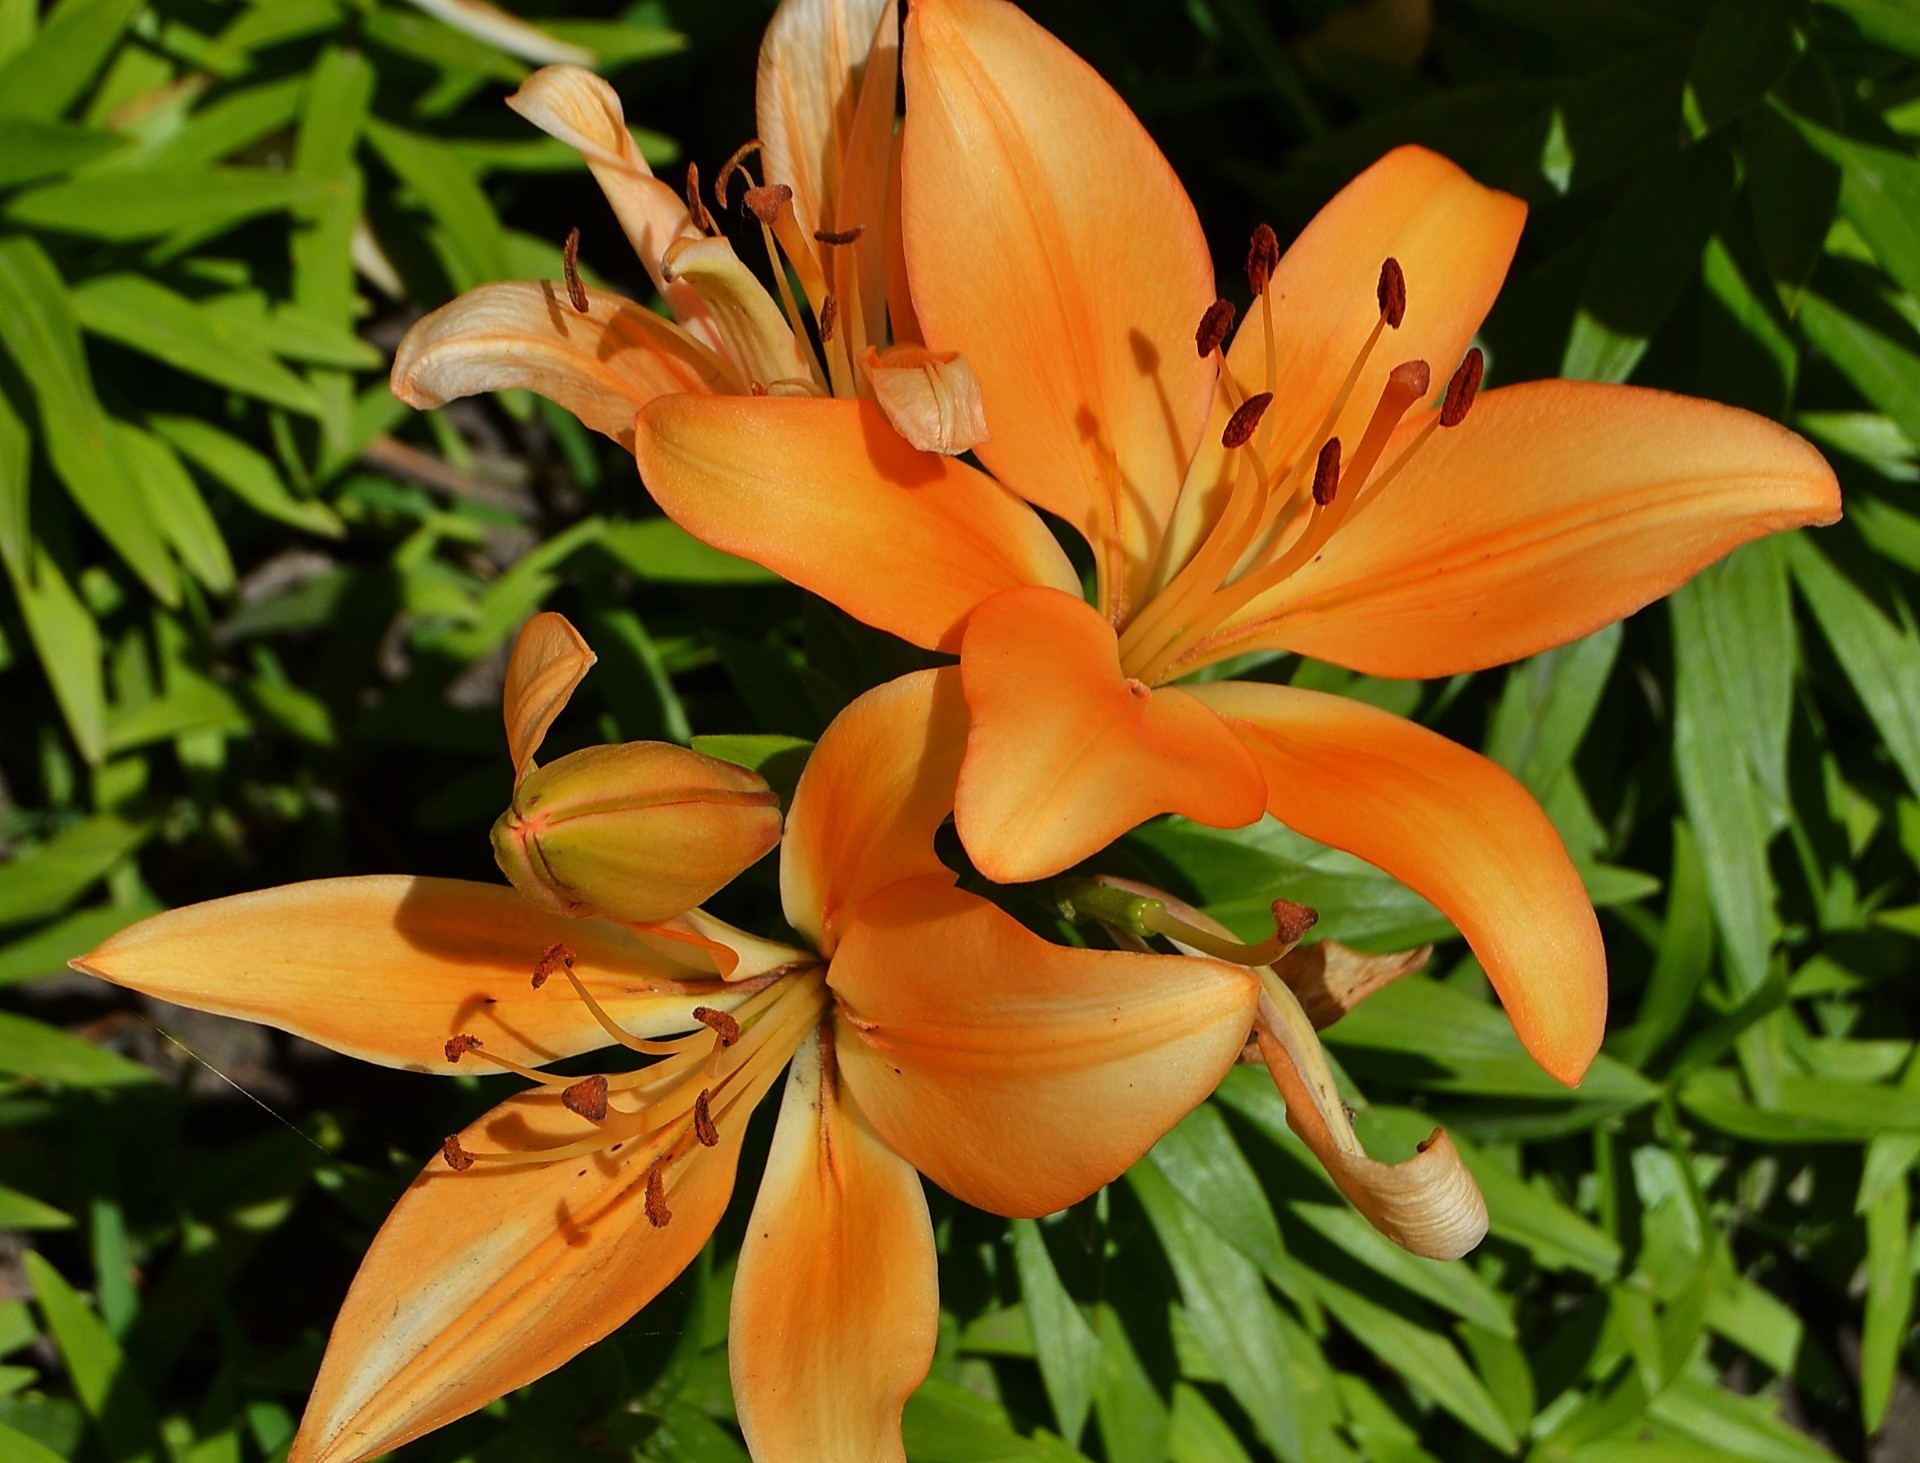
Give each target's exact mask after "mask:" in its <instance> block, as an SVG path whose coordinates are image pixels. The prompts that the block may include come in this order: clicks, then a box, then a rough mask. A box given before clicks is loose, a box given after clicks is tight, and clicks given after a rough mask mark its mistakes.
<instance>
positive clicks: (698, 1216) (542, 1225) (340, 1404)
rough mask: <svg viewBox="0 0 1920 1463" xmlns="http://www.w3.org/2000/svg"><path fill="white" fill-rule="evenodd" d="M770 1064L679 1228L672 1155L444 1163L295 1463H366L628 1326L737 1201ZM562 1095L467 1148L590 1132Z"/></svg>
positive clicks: (369, 1292)
mask: <svg viewBox="0 0 1920 1463" xmlns="http://www.w3.org/2000/svg"><path fill="white" fill-rule="evenodd" d="M778 1071H779V1067H778V1064H770V1065H767V1066H765V1067H763V1068H761V1069H760V1070H758V1071H757V1072H756V1073H755V1074H754V1075H753V1076H752V1078H751V1080H750V1081H749V1080H748V1079H745V1078H743V1079H742V1085H741V1086H740V1087H739V1088H738V1089H736V1090H733V1091H731V1092H730V1093H729V1094H728V1099H727V1101H728V1106H729V1108H730V1109H731V1110H730V1111H728V1112H726V1113H725V1114H724V1115H723V1114H718V1113H716V1114H715V1120H716V1126H717V1128H718V1136H719V1143H718V1145H717V1146H715V1147H713V1148H707V1147H703V1146H701V1145H699V1144H690V1145H688V1151H687V1152H686V1153H685V1154H683V1155H682V1156H680V1157H678V1158H676V1159H674V1160H673V1161H672V1162H670V1163H669V1164H668V1165H667V1166H666V1168H665V1169H664V1170H663V1171H662V1181H663V1187H662V1190H661V1192H660V1194H659V1195H658V1199H659V1201H660V1202H663V1203H664V1205H665V1207H666V1210H667V1211H668V1212H669V1213H670V1214H671V1215H672V1218H671V1219H670V1220H669V1221H668V1222H667V1223H666V1224H665V1225H663V1226H659V1227H656V1226H655V1225H654V1224H652V1223H650V1222H649V1220H648V1219H647V1218H646V1207H647V1175H648V1171H649V1169H650V1168H651V1167H652V1165H653V1163H654V1161H655V1160H656V1158H657V1157H658V1153H659V1149H660V1147H661V1146H662V1145H661V1144H660V1143H658V1142H648V1141H641V1140H636V1141H633V1142H630V1143H627V1144H625V1145H623V1146H622V1147H621V1148H620V1149H619V1150H618V1151H612V1150H610V1149H603V1150H602V1151H600V1152H599V1153H596V1154H592V1155H589V1156H583V1157H580V1158H577V1159H573V1160H563V1161H558V1162H548V1163H541V1164H492V1163H488V1162H486V1161H485V1160H484V1159H482V1160H480V1161H477V1162H476V1163H475V1164H474V1166H473V1167H471V1168H469V1169H467V1170H466V1171H465V1172H462V1173H455V1172H454V1171H453V1170H452V1169H451V1168H449V1167H448V1166H447V1165H446V1164H445V1163H444V1162H443V1161H442V1160H440V1159H438V1158H436V1159H434V1160H433V1162H431V1163H430V1164H428V1165H427V1167H426V1169H425V1170H424V1171H423V1172H422V1173H421V1175H420V1177H418V1178H417V1179H415V1180H414V1181H413V1184H412V1186H411V1187H410V1188H408V1190H407V1191H406V1193H404V1194H403V1195H401V1197H400V1202H399V1203H398V1204H397V1205H396V1206H395V1207H394V1211H393V1213H392V1214H391V1215H389V1216H388V1218H387V1222H386V1224H385V1225H383V1226H382V1227H381V1230H380V1232H379V1233H378V1234H377V1235H375V1236H374V1240H373V1246H372V1248H371V1249H369V1250H368V1251H367V1257H366V1259H365V1260H364V1261H363V1262H362V1263H361V1266H360V1273H359V1274H358V1275H356V1276H355V1277H354V1281H353V1286H352V1288H351V1289H350V1290H349V1291H348V1292H347V1299H346V1304H345V1305H344V1306H343V1307H342V1308H341V1311H340V1318H339V1319H338V1320H337V1321H335V1322H334V1327H333V1335H332V1337H331V1338H330V1339H329V1341H328V1343H327V1353H326V1356H325V1357H324V1358H323V1360H322V1361H321V1363H320V1375H319V1378H318V1380H317V1381H316V1382H315V1383H314V1388H313V1396H312V1398H311V1400H309V1402H308V1403H307V1412H306V1416H305V1417H304V1418H303V1419H302V1420H301V1424H300V1432H299V1436H298V1437H297V1438H295V1440H294V1444H293V1450H292V1452H291V1453H290V1454H289V1457H288V1463H358V1460H360V1459H365V1458H370V1457H373V1456H374V1455H376V1454H379V1453H384V1452H386V1451H388V1450H389V1449H391V1448H396V1447H398V1446H399V1445H400V1444H402V1443H404V1442H406V1441H408V1440H409V1439H411V1438H417V1437H419V1436H420V1435H421V1434H422V1433H426V1432H430V1431H432V1430H433V1429H434V1428H437V1427H442V1426H444V1425H445V1424H447V1423H449V1422H452V1421H453V1420H454V1419H455V1418H459V1417H464V1416H466V1414H468V1413H469V1412H472V1411H474V1410H475V1409H476V1408H479V1407H484V1406H485V1405H486V1404H487V1403H489V1402H491V1401H492V1400H493V1399H494V1398H496V1397H499V1396H501V1395H502V1394H504V1393H506V1392H509V1391H511V1390H513V1389H514V1388H515V1387H519V1386H524V1385H525V1384H526V1383H528V1382H531V1381H533V1380H534V1379H535V1378H536V1377H541V1376H544V1375H545V1374H546V1373H548V1372H550V1371H552V1370H553V1369H554V1368H555V1367H557V1366H559V1365H560V1364H561V1363H562V1362H564V1361H567V1360H568V1359H570V1358H571V1357H573V1356H575V1355H577V1354H578V1353H579V1352H581V1351H584V1350H585V1349H586V1348H587V1347H589V1346H591V1345H592V1344H593V1343H594V1342H596V1341H598V1340H600V1339H601V1338H602V1337H604V1336H606V1335H608V1334H610V1333H611V1332H612V1331H614V1330H615V1329H616V1328H618V1327H619V1326H621V1325H622V1324H624V1323H625V1322H626V1320H627V1319H628V1317H630V1316H632V1315H633V1314H634V1312H636V1311H638V1310H639V1309H640V1308H641V1307H642V1306H644V1305H645V1304H646V1303H647V1302H648V1301H650V1300H652V1299H653V1298H654V1296H656V1295H657V1294H659V1293H660V1291H661V1290H662V1289H663V1288H664V1287H665V1286H666V1285H667V1284H668V1283H669V1282H671V1281H672V1280H673V1278H674V1277H675V1276H676V1275H678V1274H679V1273H680V1272H681V1271H682V1270H683V1269H685V1268H686V1266H687V1263H688V1261H690V1260H691V1259H692V1258H693V1257H694V1256H695V1255H696V1254H698V1253H699V1252H700V1247H701V1246H702V1245H704V1244H705V1243H706V1241H707V1236H708V1235H710V1234H711V1233H712V1232H713V1227H714V1225H715V1224H717V1223H718V1222H719V1220H720V1216H721V1214H722V1213H724V1212H725V1210H726V1207H727V1200H728V1198H729V1197H730V1196H731V1194H732V1192H733V1178H734V1168H735V1165H736V1164H737V1163H738V1161H739V1156H740V1141H741V1138H742V1137H743V1136H744V1135H745V1132H746V1126H747V1122H746V1119H747V1114H748V1113H749V1112H750V1111H751V1110H752V1106H753V1104H754V1103H755V1102H757V1101H758V1100H759V1098H760V1096H761V1094H762V1093H764V1092H765V1090H766V1088H767V1087H768V1086H769V1085H770V1084H771V1082H772V1080H773V1077H774V1076H775V1075H776V1074H777V1072H778ZM593 1133H594V1125H593V1124H591V1123H589V1122H587V1121H586V1120H585V1119H584V1118H581V1117H577V1116H575V1115H574V1114H573V1113H571V1112H569V1111H567V1110H566V1108H564V1107H563V1106H562V1105H561V1102H560V1099H559V1096H558V1094H557V1092H554V1091H552V1090H550V1089H541V1090H536V1091H534V1092H531V1093H523V1094H522V1095H520V1096H518V1097H515V1098H511V1099H509V1100H508V1101H506V1102H504V1103H502V1104H501V1105H500V1106H499V1107H497V1108H495V1109H493V1111H492V1112H490V1113H488V1114H487V1115H486V1116H485V1117H483V1118H481V1119H480V1120H479V1121H478V1122H477V1123H475V1124H473V1126H472V1127H470V1128H468V1129H467V1130H466V1131H465V1132H463V1133H460V1134H458V1135H457V1137H458V1141H459V1144H460V1147H461V1148H462V1149H463V1150H465V1151H466V1152H468V1153H476V1154H480V1153H490V1152H503V1151H504V1152H524V1151H528V1150H531V1149H536V1148H546V1147H554V1146H558V1145H560V1144H564V1143H573V1142H578V1141H580V1140H582V1139H583V1138H591V1137H592V1135H593Z"/></svg>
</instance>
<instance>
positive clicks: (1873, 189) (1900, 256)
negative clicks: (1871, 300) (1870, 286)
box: [1794, 117, 1920, 293]
mask: <svg viewBox="0 0 1920 1463" xmlns="http://www.w3.org/2000/svg"><path fill="white" fill-rule="evenodd" d="M1794 120H1795V122H1796V124H1797V125H1798V126H1799V128H1800V131H1801V134H1802V135H1803V136H1804V137H1806V139H1807V140H1808V142H1810V143H1811V144H1812V145H1813V146H1814V147H1815V148H1817V149H1818V150H1819V151H1820V152H1821V153H1822V154H1824V155H1825V156H1826V157H1827V158H1828V159H1830V160H1831V161H1832V162H1833V163H1835V164H1837V165H1838V166H1839V168H1840V176H1841V184H1840V210H1841V212H1842V213H1844V214H1845V215H1846V216H1847V221H1848V222H1849V223H1851V224H1852V225H1853V226H1854V228H1856V229H1858V230H1859V232H1860V237H1861V238H1863V239H1865V240H1866V242H1867V246H1868V247H1869V248H1870V249H1872V250H1873V254H1874V258H1876V259H1878V260H1879V261H1880V267H1881V268H1882V269H1884V270H1886V272H1887V273H1888V274H1889V275H1891V276H1892V277H1893V278H1894V280H1895V281H1897V282H1898V283H1899V285H1900V286H1901V288H1902V289H1905V290H1907V291H1908V292H1909V293H1920V158H1915V157H1913V156H1912V155H1911V154H1910V153H1907V152H1898V151H1895V150H1894V149H1893V148H1889V147H1878V146H1875V145H1874V144H1872V143H1869V142H1863V141H1861V140H1859V139H1858V138H1853V137H1848V136H1845V135H1844V134H1842V133H1839V132H1835V131H1832V130H1831V129H1829V128H1826V127H1822V126H1820V125H1819V124H1818V123H1816V122H1811V121H1808V120H1807V119H1805V118H1799V117H1797V118H1795V119H1794Z"/></svg>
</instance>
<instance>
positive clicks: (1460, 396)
mask: <svg viewBox="0 0 1920 1463" xmlns="http://www.w3.org/2000/svg"><path fill="white" fill-rule="evenodd" d="M1486 373H1487V358H1486V357H1485V356H1483V355H1481V354H1480V347H1479V346H1475V347H1474V348H1473V349H1472V350H1470V351H1468V352H1467V358H1466V359H1465V360H1464V361H1462V362H1461V363H1460V369H1459V370H1457V371H1455V372H1454V373H1453V379H1452V380H1451V381H1449V382H1448V383H1447V399H1446V400H1445V401H1443V402H1441V403H1440V425H1441V426H1443V427H1457V426H1459V425H1460V424H1461V423H1462V422H1464V421H1465V420H1466V419H1467V413H1468V411H1470V410H1471V409H1472V407H1473V399H1474V397H1476V396H1478V395H1479V394H1480V378H1481V377H1482V376H1484V375H1486Z"/></svg>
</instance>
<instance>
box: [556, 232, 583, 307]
mask: <svg viewBox="0 0 1920 1463" xmlns="http://www.w3.org/2000/svg"><path fill="white" fill-rule="evenodd" d="M560 268H561V270H562V271H563V272H564V273H565V274H566V276H567V298H568V299H569V300H572V301H573V308H574V309H576V310H578V311H579V312H580V313H581V314H582V315H584V314H586V313H587V287H586V286H585V285H583V284H581V283H580V230H578V229H568V230H567V242H566V243H565V244H563V245H561V247H560Z"/></svg>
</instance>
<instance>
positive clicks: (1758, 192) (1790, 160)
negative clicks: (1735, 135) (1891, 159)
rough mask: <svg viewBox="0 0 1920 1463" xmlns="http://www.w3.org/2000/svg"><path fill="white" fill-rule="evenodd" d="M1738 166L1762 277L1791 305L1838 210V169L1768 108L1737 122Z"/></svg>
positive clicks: (1803, 285) (1788, 122) (1818, 257)
mask: <svg viewBox="0 0 1920 1463" xmlns="http://www.w3.org/2000/svg"><path fill="white" fill-rule="evenodd" d="M1740 161H1741V163H1742V164H1743V165H1744V166H1745V168H1746V175H1747V190H1746V191H1747V205H1748V207H1749V209H1750V210H1751V211H1752V214H1753V224H1754V230H1755V232H1756V233H1757V234H1758V235H1759V239H1760V253H1761V256H1762V257H1763V258H1764V259H1765V260H1766V264H1767V272H1768V273H1769V274H1770V275H1771V276H1772V277H1773V282H1774V284H1775V285H1776V286H1778V288H1779V290H1780V292H1781V294H1782V296H1783V297H1785V298H1786V299H1787V300H1789V301H1794V302H1797V301H1798V299H1799V295H1800V291H1801V290H1802V289H1803V288H1805V286H1806V283H1807V281H1808V280H1809V279H1811V278H1812V277H1813V271H1814V266H1815V265H1817V264H1818V263H1819V262H1820V255H1821V253H1822V251H1823V250H1824V248H1825V247H1826V242H1827V231H1828V229H1829V228H1830V227H1831V226H1832V224H1833V218H1834V213H1835V211H1836V210H1837V209H1838V208H1839V206H1840V169H1839V168H1837V167H1836V166H1834V164H1833V163H1832V162H1830V161H1828V160H1827V159H1826V158H1825V157H1823V156H1821V154H1820V153H1819V152H1818V151H1817V150H1815V148H1814V147H1813V146H1812V145H1811V144H1810V143H1809V142H1808V141H1807V139H1806V137H1805V136H1804V135H1803V134H1802V133H1801V132H1800V130H1799V128H1797V127H1796V126H1794V124H1793V123H1792V122H1790V121H1788V120H1787V118H1786V117H1785V115H1783V114H1782V113H1781V111H1780V110H1779V109H1778V108H1777V107H1771V106H1768V107H1760V108H1757V109H1755V110H1754V111H1753V112H1751V113H1749V114H1748V116H1747V117H1746V118H1745V119H1744V120H1743V121H1742V122H1741V124H1740Z"/></svg>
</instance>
